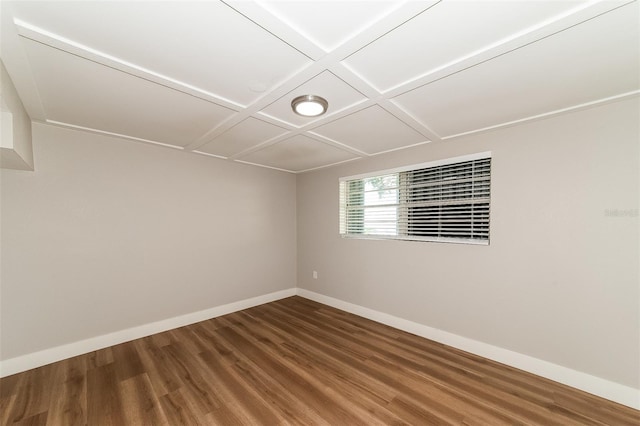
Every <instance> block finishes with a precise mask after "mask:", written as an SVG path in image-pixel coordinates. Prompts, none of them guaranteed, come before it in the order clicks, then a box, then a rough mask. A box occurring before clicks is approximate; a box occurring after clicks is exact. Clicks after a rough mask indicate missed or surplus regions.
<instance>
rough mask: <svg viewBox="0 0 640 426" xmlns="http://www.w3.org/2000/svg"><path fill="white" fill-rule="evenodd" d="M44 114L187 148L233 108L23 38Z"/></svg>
mask: <svg viewBox="0 0 640 426" xmlns="http://www.w3.org/2000/svg"><path fill="white" fill-rule="evenodd" d="M23 45H24V47H25V50H26V52H27V56H28V58H29V62H30V64H31V68H32V70H33V74H34V76H35V80H36V85H37V87H38V91H39V93H40V97H41V99H42V104H43V106H44V110H45V114H46V118H47V119H49V120H55V121H61V122H65V123H69V124H73V125H76V126H82V127H89V128H93V129H97V130H103V131H108V132H112V133H119V134H124V135H127V136H133V137H137V138H142V139H148V140H152V141H156V142H162V143H167V144H170V145H180V146H184V145H187V144H188V143H190V142H192V141H194V140H195V139H197V138H198V137H200V136H201V135H202V134H204V133H206V132H207V131H208V130H209V129H210V128H211V127H213V126H215V125H217V124H220V123H221V122H222V121H223V120H225V119H226V118H228V117H229V116H230V115H231V114H232V113H233V111H232V110H230V109H228V108H224V107H222V106H219V105H216V104H213V103H211V102H208V101H204V100H202V99H199V98H195V97H193V96H190V95H186V94H184V93H182V92H178V91H176V90H173V89H169V88H166V87H164V86H161V85H158V84H155V83H151V82H149V81H147V80H144V79H141V78H138V77H133V76H131V75H129V74H126V73H123V72H120V71H116V70H114V69H111V68H108V67H105V66H102V65H99V64H96V63H95V62H91V61H87V60H85V59H82V58H79V57H77V56H74V55H71V54H68V53H66V52H62V51H60V50H57V49H53V48H50V47H48V46H45V45H42V44H40V43H36V42H33V41H30V40H23Z"/></svg>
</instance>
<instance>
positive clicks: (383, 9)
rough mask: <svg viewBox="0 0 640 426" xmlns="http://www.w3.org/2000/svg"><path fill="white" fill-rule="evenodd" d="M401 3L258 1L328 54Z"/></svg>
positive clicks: (324, 0)
mask: <svg viewBox="0 0 640 426" xmlns="http://www.w3.org/2000/svg"><path fill="white" fill-rule="evenodd" d="M400 3H402V2H401V1H362V0H357V1H327V0H322V1H299V0H298V1H281V0H279V1H260V2H259V4H260V5H261V6H262V7H263V8H265V9H267V10H268V11H269V12H271V13H272V14H273V15H275V16H276V17H278V19H280V20H282V21H283V22H285V23H287V24H288V25H289V26H290V27H292V28H294V29H295V30H296V31H298V32H299V33H300V34H302V35H304V36H305V37H307V38H308V39H309V40H311V41H312V42H313V43H314V44H315V45H316V46H319V47H320V48H322V49H324V50H325V51H330V50H333V49H335V48H336V47H338V46H339V45H341V44H342V43H344V42H345V41H346V40H348V39H349V38H351V37H353V36H354V35H355V34H357V33H358V32H360V31H362V30H363V29H364V28H366V27H368V26H370V25H372V24H373V23H375V22H376V21H378V20H379V19H380V18H382V17H384V16H385V15H387V14H388V13H389V12H391V11H392V10H393V9H395V8H396V7H398V5H399V4H400Z"/></svg>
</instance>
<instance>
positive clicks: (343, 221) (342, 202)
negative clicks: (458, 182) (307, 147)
mask: <svg viewBox="0 0 640 426" xmlns="http://www.w3.org/2000/svg"><path fill="white" fill-rule="evenodd" d="M483 159H492V153H491V151H484V152H479V153H475V154H468V155H462V156H458V157H451V158H445V159H441V160H435V161H429V162H425V163H418V164H411V165H407V166H402V167H396V168H392V169H385V170H377V171H374V172H369V173H362V174H357V175H351V176H344V177H340V178H339V192H340V194H339V235H340V236H341V237H342V238H348V239H372V240H402V241H423V242H440V243H454V244H469V245H487V246H488V245H489V244H490V239H491V238H490V237H491V232H490V230H491V191H490V188H491V178H492V173H491V169H489V176H488V182H489V197H488V198H489V200H488V209H487V215H488V219H487V237H486V239H478V238H467V237H464V238H455V237H437V236H418V235H397V234H396V235H382V234H364V233H363V234H355V233H351V234H349V233H347V232H346V230H347V229H346V228H347V204H346V186H347V182H348V181H355V180H364V179H367V178H373V177H382V176H386V175H391V174H398V179H400V177H401V176H402V175H401V173H403V172H410V171H417V170H420V169H426V168H432V167H439V166H447V165H454V164H456V163H464V162H468V161H474V160H483ZM400 187H401V183H400V182H398V188H400ZM399 191H401V189H399ZM471 204H473V203H471ZM363 207H364V205H363ZM401 207H402V208H407V207H406V206H403V204H402V202H401V201H399V202H398V209H399V210H400V208H401ZM404 214H405V215H406V213H404ZM401 215H402V213H400V212H399V213H398V216H397V217H396V224H397V225H398V226H399V225H400V223H401ZM404 220H407V217H405V218H404ZM408 223H409V222H408Z"/></svg>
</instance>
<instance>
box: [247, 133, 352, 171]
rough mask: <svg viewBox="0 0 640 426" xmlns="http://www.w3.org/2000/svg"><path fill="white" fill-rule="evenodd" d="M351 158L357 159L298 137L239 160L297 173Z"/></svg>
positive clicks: (339, 150) (320, 143)
mask: <svg viewBox="0 0 640 426" xmlns="http://www.w3.org/2000/svg"><path fill="white" fill-rule="evenodd" d="M353 158H357V157H356V156H355V155H353V154H351V153H349V152H346V151H343V150H341V149H339V148H336V147H334V146H332V145H329V144H325V143H322V142H318V141H316V140H314V139H311V138H308V137H306V136H302V135H298V136H294V137H292V138H290V139H286V140H284V141H282V142H278V143H276V144H273V145H269V146H268V147H265V148H263V149H261V150H259V151H255V152H252V153H250V154H248V155H246V156H243V157H240V158H239V159H240V160H243V161H248V162H250V163H257V164H262V165H266V166H270V167H276V168H279V169H285V170H290V171H294V172H297V171H302V170H307V169H312V168H316V167H321V166H328V165H330V164H334V163H338V162H340V161H346V160H350V159H353Z"/></svg>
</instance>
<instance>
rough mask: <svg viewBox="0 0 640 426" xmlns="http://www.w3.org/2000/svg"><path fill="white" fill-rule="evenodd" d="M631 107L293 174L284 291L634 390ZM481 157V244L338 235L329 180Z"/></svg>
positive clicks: (635, 150) (637, 325)
mask: <svg viewBox="0 0 640 426" xmlns="http://www.w3.org/2000/svg"><path fill="white" fill-rule="evenodd" d="M638 104H639V102H638V99H637V98H636V99H633V100H629V101H623V102H618V103H613V104H608V105H604V106H600V107H598V108H593V109H589V110H584V111H581V112H575V113H571V114H566V115H562V116H558V117H554V118H550V119H547V120H543V121H537V122H533V123H529V124H522V125H519V126H516V127H511V128H505V129H501V130H494V131H491V132H487V133H484V134H478V135H471V136H467V137H462V138H459V139H456V140H451V141H445V142H440V143H431V144H427V145H423V146H421V147H416V148H412V149H409V150H404V151H397V152H395V153H391V154H387V155H382V156H378V157H372V158H369V159H366V160H359V161H355V162H351V163H346V164H344V165H341V166H339V167H335V168H329V169H323V170H319V171H316V172H310V173H306V174H303V175H299V176H298V180H297V192H298V197H297V203H298V286H299V287H300V288H302V289H306V290H309V291H312V292H315V293H319V294H321V295H325V296H329V297H332V298H335V299H339V300H341V301H344V302H348V303H352V304H355V305H358V306H362V307H365V308H368V309H372V310H375V311H378V312H382V313H386V314H390V315H393V316H395V317H399V318H403V319H407V320H410V321H413V322H416V323H419V324H424V325H427V326H429V327H433V328H436V329H439V330H444V331H446V332H449V333H453V334H455V335H458V336H463V337H466V338H470V339H474V340H476V341H480V342H484V343H487V344H489V345H493V346H496V347H499V348H505V349H509V350H511V351H515V352H517V353H520V354H525V355H528V356H530V357H534V358H536V359H539V360H544V361H548V362H551V363H554V364H556V365H560V366H564V367H568V368H570V369H573V370H577V371H580V372H584V373H587V374H589V375H592V376H596V377H599V378H603V379H606V380H607V381H612V382H615V383H619V384H621V385H624V386H628V387H631V388H635V389H637V388H640V365H639V362H638V360H639V359H640V340H639V339H640V306H639V305H640V292H639V282H640V279H639V259H640V253H639V249H638V245H639V244H638V241H639V226H638V203H639V192H640V182H639V181H640V179H639V169H640V167H639V154H640V152H639V145H640V143H639V141H640V134H639V131H638V116H639V115H638V114H639V108H638ZM482 151H492V152H493V159H492V200H491V244H490V245H489V246H474V245H458V244H442V243H423V242H404V241H384V240H360V239H341V238H340V237H339V235H338V178H339V177H341V176H349V175H355V174H359V173H365V172H372V171H376V170H381V169H386V168H392V167H397V166H402V165H408V164H414V163H420V162H426V161H431V160H436V159H443V158H448V157H454V156H458V155H464V154H470V153H475V152H482ZM616 211H617V213H616ZM615 214H621V215H623V216H614V215H615ZM313 270H316V271H318V279H317V280H314V279H313V278H312V271H313ZM636 402H637V401H636Z"/></svg>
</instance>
